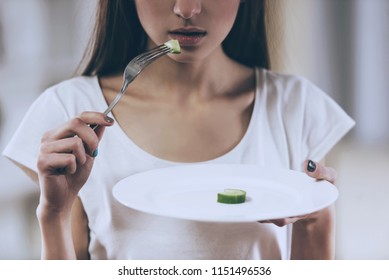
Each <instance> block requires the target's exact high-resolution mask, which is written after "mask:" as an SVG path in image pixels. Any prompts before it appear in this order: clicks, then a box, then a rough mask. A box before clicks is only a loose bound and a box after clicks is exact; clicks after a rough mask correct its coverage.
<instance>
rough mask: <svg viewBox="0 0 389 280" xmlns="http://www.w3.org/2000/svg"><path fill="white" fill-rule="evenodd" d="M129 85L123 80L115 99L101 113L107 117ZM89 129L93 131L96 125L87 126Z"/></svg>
mask: <svg viewBox="0 0 389 280" xmlns="http://www.w3.org/2000/svg"><path fill="white" fill-rule="evenodd" d="M129 84H130V81H128V80H124V82H123V85H122V88H121V89H120V91H119V93H118V95H116V97H115V99H114V100H113V101H112V102H111V104H110V105H109V106H108V108H107V109H105V111H104V112H103V114H104V115H108V114H109V113H111V111H112V110H113V108H114V107H115V106H116V104H117V103H118V102H119V100H120V99H121V98H122V96H123V94H124V92H125V91H126V89H127V87H128V85H129ZM89 126H90V128H92V129H93V130H95V129H96V128H97V127H98V125H97V124H93V125H89Z"/></svg>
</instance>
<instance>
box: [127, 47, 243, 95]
mask: <svg viewBox="0 0 389 280" xmlns="http://www.w3.org/2000/svg"><path fill="white" fill-rule="evenodd" d="M171 56H174V54H172V55H171ZM236 67H237V64H236V63H235V62H233V61H232V60H231V59H229V58H228V57H227V56H226V55H225V54H224V52H223V51H222V50H221V49H219V50H216V51H215V52H214V53H213V54H212V55H210V56H208V57H207V58H205V59H203V60H199V61H196V62H177V61H175V60H174V59H173V58H170V57H168V56H165V57H163V58H160V59H159V60H157V61H156V62H154V63H153V64H151V65H150V66H149V67H148V68H146V69H145V70H144V73H142V74H143V75H140V76H139V77H138V78H137V79H136V80H135V81H134V86H137V85H139V86H140V85H141V86H142V87H143V88H144V87H145V86H147V88H148V89H149V92H155V91H157V92H156V93H155V94H159V95H160V94H166V95H173V96H177V97H179V98H180V99H185V98H188V97H191V96H194V95H196V96H199V97H201V98H204V99H207V98H212V97H213V96H214V95H217V94H220V93H223V92H225V91H226V89H227V88H230V85H229V84H228V83H229V82H230V81H231V75H233V72H234V70H236ZM177 93H179V94H177ZM151 94H152V93H151Z"/></svg>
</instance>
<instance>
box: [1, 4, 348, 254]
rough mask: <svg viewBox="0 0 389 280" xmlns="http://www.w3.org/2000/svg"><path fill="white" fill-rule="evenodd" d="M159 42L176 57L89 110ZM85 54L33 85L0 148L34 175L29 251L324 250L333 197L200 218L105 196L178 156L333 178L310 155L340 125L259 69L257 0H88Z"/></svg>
mask: <svg viewBox="0 0 389 280" xmlns="http://www.w3.org/2000/svg"><path fill="white" fill-rule="evenodd" d="M169 39H177V40H178V41H179V42H180V45H181V51H182V52H181V54H179V55H174V54H169V55H167V56H164V57H163V58H160V59H159V60H157V61H156V62H154V63H153V64H151V65H150V66H149V67H148V68H146V69H145V70H144V71H143V72H142V73H141V75H140V76H139V77H138V78H137V79H136V80H135V81H134V82H133V83H131V84H130V86H129V87H128V89H127V92H126V94H125V95H124V97H123V98H122V100H121V101H120V102H119V104H118V105H117V106H116V107H115V109H114V110H113V112H112V114H110V115H109V116H105V115H104V114H102V113H101V112H103V111H104V110H105V109H106V107H107V105H108V104H110V103H111V102H112V100H113V99H114V98H115V97H116V94H117V93H118V91H119V89H120V87H121V84H122V72H123V69H124V67H125V65H126V64H127V63H128V61H129V60H130V59H131V58H133V57H134V56H135V55H137V54H139V53H141V52H143V51H145V50H146V49H149V48H152V47H154V46H156V45H159V44H162V43H164V42H166V41H168V40H169ZM89 50H90V52H89V53H88V55H89V57H90V58H89V61H88V63H87V65H86V67H85V70H84V72H83V75H81V76H79V77H75V78H72V79H70V80H68V81H64V82H62V83H60V84H58V85H56V86H54V87H52V88H50V89H48V90H47V91H46V92H45V93H43V94H42V95H41V96H40V97H39V98H38V100H37V101H36V102H35V103H34V104H33V105H32V107H31V108H30V110H29V112H28V113H27V115H26V117H25V119H24V121H23V123H22V124H21V125H20V127H19V129H18V131H17V132H16V133H15V136H14V138H13V139H12V140H11V142H10V144H9V145H8V147H7V148H6V150H5V152H4V154H5V155H6V156H7V157H9V158H10V159H12V160H13V161H15V162H16V163H17V164H18V165H20V166H21V167H22V168H23V169H24V170H25V171H26V172H27V173H28V174H30V175H31V176H32V177H33V178H34V179H35V180H36V181H37V182H39V185H40V188H41V196H40V203H39V206H38V209H37V216H38V219H39V222H40V227H41V233H42V258H45V259H68V258H69V259H74V258H92V259H259V258H261V259H288V258H298V259H330V258H332V257H333V254H334V248H333V246H334V209H333V207H332V206H331V207H329V208H326V209H323V210H321V211H319V212H316V213H312V214H310V215H306V216H304V217H290V218H285V219H280V220H272V221H259V222H253V223H243V224H234V223H205V222H194V221H186V220H179V219H174V218H167V217H160V216H157V215H151V214H146V213H142V212H138V211H136V210H132V209H129V208H126V207H124V206H122V205H121V204H119V203H118V202H117V201H116V200H115V199H114V198H113V196H112V188H113V186H114V185H115V184H116V183H117V182H118V181H119V180H121V179H123V178H125V177H127V176H130V175H132V174H136V173H138V172H142V171H147V170H151V169H154V168H161V167H167V166H175V165H180V164H184V163H201V164H207V163H223V164H225V163H234V164H256V165H258V166H267V167H272V168H274V169H281V168H288V169H294V170H305V171H306V172H307V174H308V175H310V176H312V177H315V178H318V179H325V180H328V181H331V182H333V180H334V179H335V174H334V171H333V170H332V169H330V168H327V167H325V166H324V165H323V164H322V161H323V160H324V157H325V154H326V153H327V152H328V151H329V150H330V149H331V148H332V147H333V146H334V145H335V144H336V143H337V142H338V141H339V140H340V139H341V138H342V137H343V135H344V134H345V133H346V132H347V131H348V130H349V129H350V128H351V127H352V126H353V121H352V120H351V119H350V118H349V117H348V116H347V115H346V114H345V113H344V112H343V111H342V109H341V108H339V106H338V105H337V104H335V103H334V101H332V100H331V99H330V98H329V97H328V96H327V95H325V94H324V93H323V92H322V91H320V90H319V89H318V88H317V87H315V86H314V85H312V84H311V83H310V82H308V81H307V80H305V79H303V78H300V77H295V76H288V75H281V74H278V73H274V72H271V71H270V70H267V69H269V68H270V65H269V58H268V49H267V42H266V33H265V2H264V1H259V0H252V1H250V0H246V1H239V0H228V1H225V0H164V1H160V0H134V1H121V0H116V1H115V0H110V1H108V0H101V1H100V2H99V6H98V17H97V21H96V28H95V32H94V34H93V41H92V43H91V47H90V49H89ZM88 124H98V128H97V129H96V130H95V131H94V130H92V129H91V128H90V127H89V126H88ZM75 136H77V137H75ZM307 159H310V161H307ZM312 160H313V161H312Z"/></svg>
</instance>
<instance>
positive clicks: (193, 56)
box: [135, 0, 240, 61]
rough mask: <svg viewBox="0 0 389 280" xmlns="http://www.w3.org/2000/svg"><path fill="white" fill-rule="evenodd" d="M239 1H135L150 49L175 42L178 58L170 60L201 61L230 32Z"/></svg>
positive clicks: (219, 44)
mask: <svg viewBox="0 0 389 280" xmlns="http://www.w3.org/2000/svg"><path fill="white" fill-rule="evenodd" d="M239 4H240V0H135V5H136V8H137V12H138V15H139V19H140V22H141V24H142V26H143V28H144V30H145V31H146V33H147V34H148V36H149V39H150V42H149V44H150V46H149V47H152V46H154V45H160V44H163V43H164V42H166V41H168V40H170V39H176V40H178V41H179V42H180V45H181V54H180V55H179V56H172V58H173V59H176V60H180V61H185V60H189V61H191V60H201V59H204V58H206V57H207V56H208V55H209V54H210V53H212V52H213V51H214V50H215V49H217V48H221V43H222V42H223V40H224V39H225V38H226V36H227V35H228V33H229V32H230V30H231V28H232V26H233V24H234V21H235V18H236V15H237V12H238V9H239Z"/></svg>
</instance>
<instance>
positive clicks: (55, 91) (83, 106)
mask: <svg viewBox="0 0 389 280" xmlns="http://www.w3.org/2000/svg"><path fill="white" fill-rule="evenodd" d="M39 99H40V101H41V102H44V103H46V104H56V105H58V106H60V107H63V108H64V110H66V111H68V110H70V112H69V113H71V114H78V113H80V112H82V111H86V110H100V109H101V106H103V105H102V104H104V100H102V95H101V89H100V86H99V82H98V79H97V77H96V76H90V77H86V76H78V77H74V78H71V79H67V80H64V81H62V82H60V83H58V84H55V85H53V86H51V87H49V88H47V89H46V90H45V91H44V92H43V93H42V94H41V96H40V97H39Z"/></svg>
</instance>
